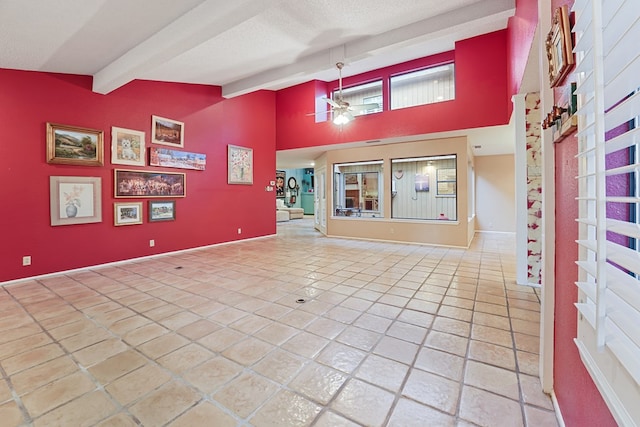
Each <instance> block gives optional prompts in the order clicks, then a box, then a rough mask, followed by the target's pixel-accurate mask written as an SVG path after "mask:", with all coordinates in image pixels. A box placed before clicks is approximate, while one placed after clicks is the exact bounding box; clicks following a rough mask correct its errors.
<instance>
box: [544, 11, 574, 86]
mask: <svg viewBox="0 0 640 427" xmlns="http://www.w3.org/2000/svg"><path fill="white" fill-rule="evenodd" d="M546 50H547V59H548V61H549V85H550V87H556V86H559V85H560V84H562V81H563V80H564V77H565V76H566V75H567V74H568V73H569V71H570V70H571V67H572V66H573V64H574V63H575V59H574V56H573V42H572V40H571V25H570V23H569V9H568V7H567V6H566V5H565V6H562V7H559V8H557V9H556V11H555V13H554V14H553V21H552V23H551V31H549V34H548V35H547V41H546Z"/></svg>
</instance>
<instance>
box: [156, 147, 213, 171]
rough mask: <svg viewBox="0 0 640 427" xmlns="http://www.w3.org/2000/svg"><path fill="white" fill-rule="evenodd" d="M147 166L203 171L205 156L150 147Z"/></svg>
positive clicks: (205, 164) (205, 162)
mask: <svg viewBox="0 0 640 427" xmlns="http://www.w3.org/2000/svg"><path fill="white" fill-rule="evenodd" d="M149 166H162V167H166V168H178V169H193V170H199V171H203V170H204V169H205V167H206V166H207V155H206V154H199V153H189V152H187V151H178V150H172V149H170V148H159V147H151V148H150V149H149Z"/></svg>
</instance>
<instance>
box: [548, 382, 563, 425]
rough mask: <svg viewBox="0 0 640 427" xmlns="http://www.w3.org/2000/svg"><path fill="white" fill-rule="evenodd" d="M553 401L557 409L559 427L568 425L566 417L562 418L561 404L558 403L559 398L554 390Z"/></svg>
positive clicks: (552, 393) (554, 407)
mask: <svg viewBox="0 0 640 427" xmlns="http://www.w3.org/2000/svg"><path fill="white" fill-rule="evenodd" d="M551 402H552V403H553V409H554V410H555V413H556V419H557V420H558V427H566V425H565V423H564V418H562V411H560V405H558V399H557V397H556V394H555V393H554V392H553V391H551Z"/></svg>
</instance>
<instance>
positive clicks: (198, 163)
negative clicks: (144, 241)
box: [46, 115, 284, 226]
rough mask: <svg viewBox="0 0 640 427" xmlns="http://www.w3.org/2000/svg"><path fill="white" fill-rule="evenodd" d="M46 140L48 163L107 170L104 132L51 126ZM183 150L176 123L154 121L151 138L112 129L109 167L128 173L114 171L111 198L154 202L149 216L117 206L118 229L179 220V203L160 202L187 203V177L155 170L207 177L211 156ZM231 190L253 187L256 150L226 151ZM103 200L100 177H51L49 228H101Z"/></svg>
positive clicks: (133, 204)
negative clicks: (95, 225) (233, 186)
mask: <svg viewBox="0 0 640 427" xmlns="http://www.w3.org/2000/svg"><path fill="white" fill-rule="evenodd" d="M147 135H150V138H149V139H150V142H151V144H153V145H151V146H150V147H147V145H146V137H147ZM46 139H47V140H46V143H47V149H46V154H47V159H46V160H47V163H50V164H62V165H75V166H96V167H101V166H104V164H105V158H104V157H105V156H104V153H105V146H104V139H105V138H104V131H102V130H98V129H91V128H86V127H79V126H71V125H64V124H58V123H47V124H46ZM156 145H159V146H156ZM184 147H185V124H184V123H183V122H181V121H178V120H175V119H170V118H167V117H161V116H157V115H152V116H151V129H150V132H149V133H147V132H145V131H143V130H137V129H129V128H126V127H119V126H112V127H111V164H113V165H124V166H126V167H129V168H122V169H120V168H114V169H113V198H114V199H143V198H144V199H152V200H149V201H148V202H147V206H146V209H147V211H148V212H147V215H145V214H144V209H145V203H144V202H142V201H139V200H130V201H115V202H114V203H113V218H114V225H115V226H123V225H136V224H143V223H144V222H145V221H144V219H145V217H147V221H148V222H157V221H173V220H175V218H176V216H175V212H176V201H175V200H157V199H167V198H170V199H176V198H184V197H186V194H187V193H186V189H187V182H186V181H187V174H186V173H185V172H177V171H176V172H167V171H164V170H157V169H152V168H171V169H186V170H192V171H204V170H205V169H206V165H207V155H206V154H204V153H194V152H190V151H184V150H183V148H184ZM147 166H148V167H150V168H146V167H147ZM131 167H133V168H131ZM142 168H144V169H142ZM196 173H197V172H196ZM283 180H284V177H283ZM283 182H284V181H283ZM227 184H241V185H253V149H251V148H248V147H241V146H237V145H227ZM101 200H102V180H101V178H100V177H91V176H51V177H50V211H51V212H50V214H51V225H70V224H84V223H92V222H102V206H101Z"/></svg>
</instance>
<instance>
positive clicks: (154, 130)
mask: <svg viewBox="0 0 640 427" xmlns="http://www.w3.org/2000/svg"><path fill="white" fill-rule="evenodd" d="M151 138H152V139H151V142H153V143H154V144H162V145H170V146H172V147H184V123H182V122H179V121H177V120H172V119H167V118H165V117H159V116H151Z"/></svg>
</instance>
